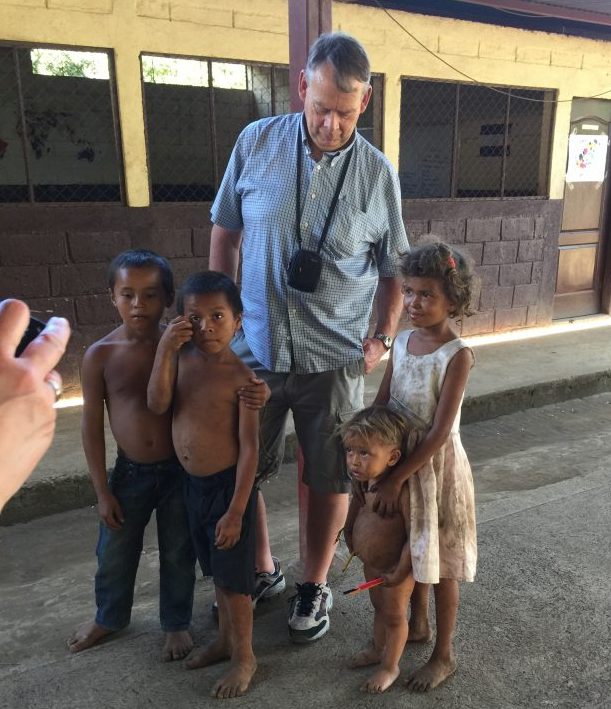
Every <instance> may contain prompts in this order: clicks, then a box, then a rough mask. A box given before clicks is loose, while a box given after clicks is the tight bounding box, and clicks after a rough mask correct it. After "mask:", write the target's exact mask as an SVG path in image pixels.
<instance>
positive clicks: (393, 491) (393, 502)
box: [373, 477, 403, 517]
mask: <svg viewBox="0 0 611 709" xmlns="http://www.w3.org/2000/svg"><path fill="white" fill-rule="evenodd" d="M402 485H403V484H402V483H401V482H399V483H397V482H396V481H395V480H393V478H392V477H387V478H383V479H382V480H380V482H377V483H376V484H375V486H374V487H373V491H375V493H376V498H375V500H374V501H373V511H374V512H377V513H378V514H379V515H380V517H392V516H393V515H395V514H397V512H398V511H399V494H400V493H401V487H402Z"/></svg>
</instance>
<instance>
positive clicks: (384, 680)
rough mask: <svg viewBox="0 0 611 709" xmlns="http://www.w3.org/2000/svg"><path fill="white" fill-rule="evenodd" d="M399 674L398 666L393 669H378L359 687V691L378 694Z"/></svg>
mask: <svg viewBox="0 0 611 709" xmlns="http://www.w3.org/2000/svg"><path fill="white" fill-rule="evenodd" d="M398 676H399V668H398V667H396V668H395V669H394V670H384V669H379V670H378V671H377V672H376V673H375V674H373V675H371V677H370V678H369V679H368V680H367V681H366V682H365V684H363V685H362V687H361V692H368V693H369V694H380V693H381V692H385V691H386V690H387V689H388V688H389V687H390V685H391V684H393V682H394V681H395V680H396V679H397V677H398Z"/></svg>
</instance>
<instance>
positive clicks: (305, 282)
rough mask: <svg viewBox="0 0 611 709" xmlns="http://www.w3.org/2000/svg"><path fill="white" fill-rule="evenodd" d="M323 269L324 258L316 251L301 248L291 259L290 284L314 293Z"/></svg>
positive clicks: (292, 286)
mask: <svg viewBox="0 0 611 709" xmlns="http://www.w3.org/2000/svg"><path fill="white" fill-rule="evenodd" d="M321 271H322V258H321V257H320V254H318V253H317V252H316V251H309V250H308V249H299V251H297V253H296V254H295V255H294V256H293V258H292V259H291V262H290V263H289V270H288V275H289V277H288V284H289V286H291V288H295V289H296V290H300V291H304V292H305V293H313V292H314V291H315V290H316V286H317V285H318V281H319V280H320V272H321Z"/></svg>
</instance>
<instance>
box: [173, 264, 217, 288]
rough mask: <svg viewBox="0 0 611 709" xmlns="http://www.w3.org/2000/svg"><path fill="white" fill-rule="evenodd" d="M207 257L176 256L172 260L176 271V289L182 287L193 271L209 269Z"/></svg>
mask: <svg viewBox="0 0 611 709" xmlns="http://www.w3.org/2000/svg"><path fill="white" fill-rule="evenodd" d="M208 263H209V262H208V259H207V258H201V257H198V258H176V259H172V261H170V265H171V266H172V270H173V271H174V284H175V285H176V290H178V289H179V288H180V286H181V285H182V283H183V282H184V280H185V279H186V278H187V277H188V276H190V275H191V274H192V273H198V272H199V271H207V270H208V269H209V265H208Z"/></svg>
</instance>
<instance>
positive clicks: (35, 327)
mask: <svg viewBox="0 0 611 709" xmlns="http://www.w3.org/2000/svg"><path fill="white" fill-rule="evenodd" d="M44 329H45V323H43V322H41V321H40V320H37V319H36V318H30V322H29V324H28V329H27V330H26V331H25V332H24V333H23V337H22V338H21V341H20V342H19V344H18V345H17V349H16V350H15V357H19V356H20V355H21V354H22V353H23V350H25V348H26V347H27V346H28V345H29V344H30V342H32V340H35V339H36V338H37V337H38V335H40V333H41V332H42V331H43V330H44Z"/></svg>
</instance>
